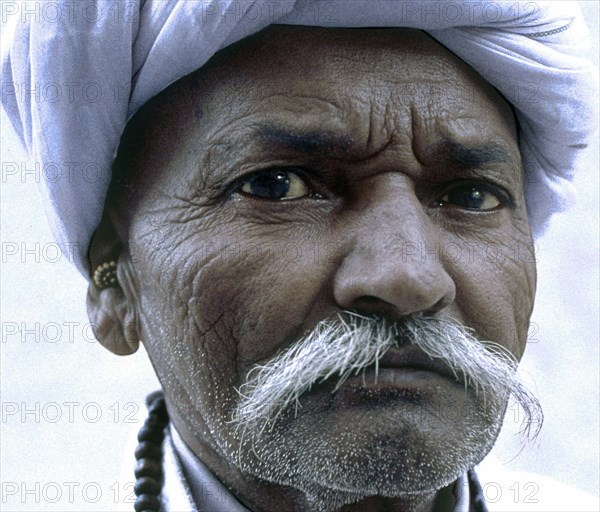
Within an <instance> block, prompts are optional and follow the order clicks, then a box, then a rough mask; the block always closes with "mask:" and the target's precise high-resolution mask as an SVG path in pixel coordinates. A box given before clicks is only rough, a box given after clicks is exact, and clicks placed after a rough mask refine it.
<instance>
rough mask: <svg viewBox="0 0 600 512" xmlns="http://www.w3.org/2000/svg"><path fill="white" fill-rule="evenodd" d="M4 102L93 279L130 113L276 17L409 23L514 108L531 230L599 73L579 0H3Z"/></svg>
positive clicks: (565, 166)
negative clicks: (91, 251)
mask: <svg viewBox="0 0 600 512" xmlns="http://www.w3.org/2000/svg"><path fill="white" fill-rule="evenodd" d="M2 15H3V17H4V18H6V19H8V20H9V22H10V23H9V26H8V28H7V30H6V31H5V34H4V36H5V38H6V39H5V41H4V44H3V53H2V104H3V106H4V108H5V110H6V112H7V113H8V116H9V118H10V119H11V122H12V124H13V126H14V128H15V130H16V132H17V135H18V136H19V138H20V139H21V141H22V142H23V144H24V146H25V148H26V149H27V151H28V153H29V157H30V158H31V159H32V160H33V161H34V162H36V168H38V169H39V172H40V173H41V174H42V176H41V179H40V183H41V190H42V196H43V200H44V205H45V208H46V211H47V215H48V217H49V219H50V224H51V228H52V230H53V232H54V235H55V236H56V238H57V240H58V242H59V243H60V244H61V247H62V248H63V250H64V251H65V252H66V253H67V254H68V255H69V256H70V257H72V258H73V261H74V263H75V264H76V266H77V267H78V269H79V270H80V271H81V272H83V273H84V274H85V275H88V276H89V268H88V266H89V263H88V259H87V250H88V246H89V242H90V240H91V237H92V235H93V232H94V230H95V229H96V227H97V225H98V223H99V221H100V217H101V213H102V208H103V205H104V199H105V195H106V191H107V189H108V185H109V182H110V172H111V166H112V162H113V159H114V156H115V153H116V149H117V146H118V144H119V140H120V137H121V134H122V133H123V130H124V128H125V125H126V123H127V121H128V119H129V118H130V117H131V116H132V115H133V114H134V113H135V112H136V111H137V110H138V109H139V108H140V107H141V106H142V105H143V104H144V103H146V102H147V101H148V100H149V99H150V98H152V97H153V96H155V95H156V94H157V93H159V92H160V91H161V90H163V89H164V88H165V87H167V86H168V85H169V84H171V83H172V82H174V81H176V80H178V79H179V78H181V77H183V76H185V75H187V74H189V73H191V72H192V71H194V70H196V69H198V68H200V67H201V66H202V65H203V64H205V63H206V62H207V61H208V60H209V59H210V57H212V55H214V53H215V52H217V51H218V50H220V49H222V48H224V47H226V46H228V45H230V44H232V43H234V42H236V41H239V40H240V39H242V38H244V37H246V36H248V35H250V34H253V33H255V32H257V31H259V30H261V29H262V28H264V27H266V26H267V25H269V24H272V23H280V24H295V25H311V26H322V27H410V28H418V29H422V30H425V31H427V32H428V33H429V34H430V35H431V36H432V37H433V38H435V39H436V40H438V41H439V42H440V43H441V44H443V45H444V46H445V47H447V48H448V49H450V50H451V51H452V52H454V53H455V54H456V55H458V56H459V57H460V58H461V59H462V60H463V61H465V62H466V63H467V64H469V65H471V66H472V67H473V68H474V69H475V70H477V71H478V72H479V73H480V74H481V75H482V76H483V78H484V79H485V80H487V81H488V82H489V83H491V84H492V85H493V86H494V87H496V88H497V89H498V90H499V91H500V92H501V93H502V94H503V95H504V97H505V98H506V99H507V100H508V101H509V102H510V103H511V104H512V105H513V107H514V109H515V112H516V116H517V121H518V124H519V130H520V131H519V144H520V149H521V155H522V157H523V163H524V166H525V170H526V175H525V194H526V201H527V208H528V212H529V220H530V225H531V228H532V231H533V233H534V236H537V235H539V234H541V233H542V231H543V229H544V227H545V226H546V224H547V222H548V219H549V218H550V216H551V215H552V214H553V213H555V212H558V211H562V210H564V209H566V208H567V207H568V206H570V204H571V203H572V201H573V190H572V186H571V184H570V183H569V180H570V179H571V178H572V176H573V173H574V172H575V171H576V170H577V165H578V161H580V159H579V158H578V157H579V155H580V154H581V153H582V150H583V149H584V148H585V147H586V145H587V144H588V142H589V140H590V137H591V136H592V135H593V134H594V132H595V124H596V120H597V109H598V107H597V103H598V98H597V90H598V85H597V77H596V71H595V68H594V66H593V65H592V64H591V63H590V62H589V61H588V60H587V59H586V57H585V52H586V51H587V49H588V37H589V36H588V30H587V27H586V25H585V22H584V20H583V17H582V15H581V12H580V8H579V6H578V4H577V3H576V2H559V1H547V2H517V1H514V0H510V1H503V0H498V1H495V2H494V1H491V2H488V1H480V2H478V1H431V0H424V1H419V2H417V1H405V0H370V1H369V0H361V1H358V0H356V1H355V0H333V1H332V0H327V1H316V0H285V1H284V0H282V1H275V0H254V1H252V0H228V1H226V0H218V1H212V0H206V1H205V0H89V1H88V0H78V1H73V0H54V1H41V2H40V1H37V2H25V1H23V2H11V1H5V2H4V5H3V6H2Z"/></svg>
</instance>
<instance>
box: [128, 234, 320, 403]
mask: <svg viewBox="0 0 600 512" xmlns="http://www.w3.org/2000/svg"><path fill="white" fill-rule="evenodd" d="M221 226H223V224H221ZM292 231H293V232H294V235H292V234H291V233H289V232H288V233H287V234H286V237H285V238H284V239H283V238H282V237H279V238H278V237H277V236H276V235H277V233H272V234H270V235H269V234H267V235H265V234H264V232H261V233H260V235H259V233H254V234H253V232H252V230H249V229H247V228H246V229H236V228H235V226H234V225H233V224H229V225H228V226H227V227H226V228H225V229H220V230H216V229H215V230H211V229H204V230H201V229H197V226H196V227H195V228H194V229H186V232H187V233H184V232H182V230H181V227H179V229H178V231H177V233H175V232H173V236H172V237H170V238H169V237H168V236H165V233H166V231H165V230H164V229H163V230H162V231H161V233H160V235H159V234H158V232H157V233H155V234H151V235H150V236H145V237H143V238H144V239H145V240H146V244H145V247H144V248H143V250H140V251H139V252H140V254H139V256H138V258H137V259H136V262H135V268H136V270H137V273H138V275H139V276H145V277H144V278H143V279H141V278H140V285H141V286H140V296H141V297H140V299H141V308H140V309H141V316H142V324H143V329H142V330H143V332H144V336H145V337H146V338H147V339H146V340H144V341H145V343H146V346H147V350H148V352H149V353H150V356H151V358H152V360H153V362H154V364H155V367H156V370H157V373H159V378H160V374H162V375H163V379H164V380H169V379H170V380H175V381H176V384H177V386H178V387H179V388H181V389H183V388H185V389H187V390H188V392H193V393H195V394H198V396H204V397H206V395H207V392H208V391H210V390H213V389H215V388H217V387H218V388H219V389H221V390H225V391H226V394H227V396H228V397H235V396H236V395H235V391H234V388H236V387H237V386H239V385H240V384H241V382H242V381H243V379H244V377H245V374H246V372H247V370H248V369H249V368H250V367H252V366H253V365H254V364H256V363H257V362H259V361H260V360H262V359H265V358H270V357H272V356H273V354H274V353H275V352H276V351H277V350H278V349H279V348H281V347H283V346H286V345H287V344H288V343H289V342H290V340H292V339H295V338H296V337H298V336H299V335H300V334H302V331H303V328H304V327H303V326H304V325H305V320H306V318H307V317H308V316H310V315H311V313H313V312H314V310H315V308H319V307H320V304H322V303H324V295H325V293H324V292H323V284H324V283H325V282H327V279H328V272H329V270H328V269H329V268H330V266H331V265H330V264H328V263H329V258H328V255H329V252H328V251H327V249H328V248H329V247H328V245H325V244H316V243H315V241H314V240H311V239H310V237H309V236H306V233H303V236H300V235H299V234H298V233H296V231H294V230H292ZM279 235H283V234H282V233H279ZM296 235H297V236H296ZM159 238H160V239H161V240H162V241H161V240H159ZM167 238H168V239H167ZM207 241H209V242H207ZM291 241H293V243H292V242H291ZM316 316H318V315H316ZM167 386H168V383H167ZM222 398H223V397H222V396H221V397H220V399H222Z"/></svg>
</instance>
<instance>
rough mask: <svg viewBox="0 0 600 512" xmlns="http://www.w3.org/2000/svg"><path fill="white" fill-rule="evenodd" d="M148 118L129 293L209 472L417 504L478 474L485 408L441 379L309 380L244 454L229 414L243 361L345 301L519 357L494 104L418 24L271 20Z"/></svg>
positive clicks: (514, 176)
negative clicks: (435, 324)
mask: <svg viewBox="0 0 600 512" xmlns="http://www.w3.org/2000/svg"><path fill="white" fill-rule="evenodd" d="M145 115H146V116H147V117H146V120H145V123H144V126H145V128H144V130H143V132H141V134H140V137H142V139H143V146H144V148H143V151H141V152H140V154H139V155H137V160H136V162H135V167H136V171H135V172H137V173H139V174H140V175H141V177H138V182H137V183H136V184H135V186H136V187H137V191H136V192H137V198H136V200H135V202H132V203H131V204H130V205H128V209H129V212H128V213H127V214H126V216H127V218H128V222H129V231H128V237H129V244H130V248H131V266H130V268H131V269H132V272H131V283H132V284H131V286H132V288H134V289H135V293H132V294H131V296H132V300H135V301H136V309H137V314H138V315H139V323H140V326H141V327H140V328H141V338H142V340H143V342H144V344H145V346H146V348H147V350H148V353H149V355H150V357H151V360H152V363H153V365H154V367H155V369H156V372H157V374H158V377H159V379H160V380H161V383H162V385H163V387H164V389H165V392H166V396H167V399H168V403H169V408H170V413H171V416H172V419H173V422H174V423H175V425H176V427H177V429H178V430H179V432H180V433H181V434H182V436H183V438H184V439H185V441H186V442H187V443H188V444H189V445H190V446H191V447H192V449H193V450H194V451H196V453H198V454H199V455H200V456H201V458H202V459H203V460H204V461H205V462H206V463H207V464H208V465H209V467H211V469H213V471H215V472H216V473H217V475H218V476H219V477H220V478H222V479H223V480H225V481H226V482H227V483H230V484H231V482H232V481H235V479H236V478H238V477H239V475H244V476H246V477H248V476H251V477H258V478H260V479H264V480H268V481H271V482H274V483H276V484H282V485H288V486H290V487H291V488H293V489H299V490H300V491H302V492H305V493H307V494H309V495H312V496H313V498H314V497H315V496H318V495H319V493H327V492H329V491H327V490H331V489H336V490H337V491H339V492H348V493H355V494H357V495H358V494H360V493H363V494H365V495H366V494H368V493H371V494H377V493H380V494H382V495H385V494H386V493H387V495H389V496H393V495H402V493H406V492H416V491H427V490H429V491H431V490H435V489H439V488H441V487H443V486H444V485H446V484H448V483H449V482H451V481H453V480H454V479H456V478H457V476H458V475H459V474H460V473H462V472H463V471H464V470H465V469H466V468H468V467H471V466H473V465H474V464H476V463H477V462H479V461H480V460H481V459H482V458H483V457H484V456H485V454H486V453H487V452H488V451H489V449H490V448H491V446H492V444H493V442H494V440H495V436H496V435H497V430H498V428H499V425H500V422H501V417H500V416H501V412H502V407H500V408H499V409H495V413H494V414H495V416H494V417H491V416H490V414H489V411H487V410H486V409H485V397H483V396H481V395H477V394H476V393H475V392H474V391H473V390H472V389H470V388H469V389H466V388H465V386H464V384H463V383H460V382H457V381H456V380H455V379H454V378H452V377H451V376H449V375H444V374H442V373H443V372H442V373H438V372H436V371H420V372H415V371H414V368H413V370H412V371H411V369H410V368H408V369H407V368H395V369H394V368H392V369H389V368H388V369H386V370H385V371H383V372H382V374H381V378H380V380H379V381H378V382H377V383H374V382H373V379H372V378H371V380H370V381H369V383H365V382H363V379H362V376H360V375H359V376H358V377H355V378H351V379H349V380H348V381H347V382H345V383H344V384H343V385H342V386H341V387H340V389H339V390H338V391H337V392H336V393H332V390H333V388H334V384H335V382H333V383H330V382H325V383H323V384H320V385H318V386H314V387H313V388H312V389H311V390H310V391H309V392H307V393H305V394H304V395H303V396H302V397H301V400H300V405H301V407H299V408H298V409H297V410H296V411H291V412H290V411H287V412H286V414H283V415H282V416H281V418H280V421H279V422H277V423H276V425H275V427H273V428H272V429H270V430H269V431H267V432H265V433H264V434H263V436H262V437H260V438H258V439H257V440H255V441H254V445H252V444H253V443H249V442H243V441H240V436H239V435H238V434H239V432H238V431H236V429H235V426H234V425H233V424H232V423H231V419H232V413H233V411H234V409H235V407H236V404H237V403H238V400H239V396H238V393H237V391H236V389H238V388H239V387H240V386H241V385H242V384H243V383H244V382H245V380H246V376H247V373H248V372H249V371H250V370H251V369H252V368H254V367H255V366H256V365H259V364H264V363H267V362H269V361H270V360H272V359H273V358H274V357H275V356H276V355H277V354H278V353H280V352H281V351H283V350H285V349H287V348H289V347H291V346H293V345H294V343H296V342H297V341H298V339H299V338H300V337H301V336H302V335H303V334H304V333H306V332H307V331H308V330H310V329H312V328H313V327H315V325H317V324H318V323H319V322H320V321H323V320H332V319H334V318H335V317H336V315H337V314H338V313H339V312H340V311H342V310H353V311H356V312H358V313H361V314H365V315H377V316H380V317H384V318H386V319H387V320H389V321H391V322H402V320H403V319H404V318H406V317H407V316H408V315H412V314H416V313H426V314H428V315H441V316H448V317H452V318H454V319H456V320H457V321H459V322H460V323H462V324H464V325H466V326H469V327H472V328H474V329H475V330H476V334H477V336H478V338H480V339H482V340H484V339H485V340H493V341H495V342H497V343H498V344H500V345H502V346H503V347H505V348H506V349H508V350H509V351H510V352H511V353H512V354H513V355H514V356H515V357H516V358H517V359H519V358H520V357H521V355H522V353H523V350H524V344H525V339H526V332H527V326H528V320H529V315H530V313H531V309H532V306H533V296H534V288H535V270H534V263H533V258H532V257H531V252H530V245H531V239H530V233H529V228H528V223H527V215H526V210H525V203H524V198H523V177H522V174H521V170H520V169H521V167H520V155H519V149H518V144H517V138H516V133H515V126H514V120H513V116H512V113H511V111H510V108H509V107H508V105H507V104H506V103H505V102H504V100H503V99H502V98H501V97H500V96H499V95H498V93H496V92H495V91H494V90H493V89H492V88H491V87H490V86H488V85H487V84H485V83H484V82H483V80H482V79H481V78H480V77H478V76H477V75H476V74H475V73H474V72H473V71H471V70H470V69H469V68H468V67H467V66H466V65H465V64H463V63H462V62H461V61H459V60H458V59H457V58H455V57H454V56H453V55H451V54H450V53H449V52H448V51H447V50H445V49H444V48H442V47H441V46H440V45H438V44H437V43H436V42H435V41H433V40H432V39H430V38H429V37H428V36H426V35H424V34H423V33H420V32H416V31H411V30H387V29H386V30H383V29H379V30H323V29H306V28H298V27H296V28H291V27H287V28H285V27H270V28H269V29H267V31H265V32H263V34H261V35H259V36H258V37H256V38H254V39H253V40H252V41H250V42H246V43H245V44H243V45H240V47H238V48H235V49H233V50H231V51H230V52H229V54H228V56H227V57H226V58H225V57H224V58H221V59H220V60H218V61H217V62H215V63H213V64H210V65H209V66H208V67H206V68H205V69H203V70H201V71H199V72H196V73H194V74H193V75H191V76H189V77H187V78H185V79H183V80H181V81H179V82H178V83H177V84H175V85H174V86H172V87H171V88H170V89H169V90H168V91H167V92H166V93H164V94H162V95H161V96H160V97H158V98H157V99H155V100H154V101H153V103H152V105H150V106H149V108H148V109H147V110H146V114H145ZM134 174H135V173H134ZM133 297H135V298H133ZM408 366H410V365H408ZM421 369H422V368H421ZM314 499H315V500H317V501H318V498H314Z"/></svg>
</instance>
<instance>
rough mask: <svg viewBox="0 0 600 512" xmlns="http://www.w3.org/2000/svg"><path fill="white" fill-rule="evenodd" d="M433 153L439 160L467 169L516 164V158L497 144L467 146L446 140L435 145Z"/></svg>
mask: <svg viewBox="0 0 600 512" xmlns="http://www.w3.org/2000/svg"><path fill="white" fill-rule="evenodd" d="M431 152H432V153H434V154H436V155H438V157H439V158H442V159H444V160H446V161H449V162H452V163H454V164H457V165H459V166H461V167H466V168H472V167H480V166H482V165H487V164H506V163H514V156H513V155H511V153H510V152H509V151H508V150H507V149H506V148H505V147H504V146H502V145H500V144H498V143H496V142H485V143H480V144H475V145H465V144H462V143H460V142H457V141H455V140H450V139H444V140H442V141H441V142H438V143H436V144H434V145H433V147H432V148H431Z"/></svg>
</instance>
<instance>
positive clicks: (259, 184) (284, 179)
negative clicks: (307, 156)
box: [238, 169, 311, 201]
mask: <svg viewBox="0 0 600 512" xmlns="http://www.w3.org/2000/svg"><path fill="white" fill-rule="evenodd" d="M238 190H239V191H241V192H243V193H244V194H247V195H249V196H256V197H260V198H261V199H271V200H274V201H278V200H279V201H281V200H285V199H296V198H298V197H302V196H307V195H310V193H311V191H310V189H309V188H308V185H307V184H306V183H305V182H304V180H303V179H302V178H300V176H298V175H297V174H296V173H294V172H291V171H286V170H282V169H272V170H267V171H260V172H257V173H255V174H253V175H251V176H250V177H249V178H246V179H245V180H243V181H242V184H241V186H240V187H239V188H238Z"/></svg>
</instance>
